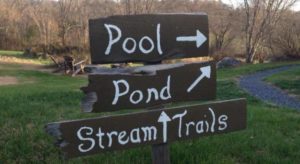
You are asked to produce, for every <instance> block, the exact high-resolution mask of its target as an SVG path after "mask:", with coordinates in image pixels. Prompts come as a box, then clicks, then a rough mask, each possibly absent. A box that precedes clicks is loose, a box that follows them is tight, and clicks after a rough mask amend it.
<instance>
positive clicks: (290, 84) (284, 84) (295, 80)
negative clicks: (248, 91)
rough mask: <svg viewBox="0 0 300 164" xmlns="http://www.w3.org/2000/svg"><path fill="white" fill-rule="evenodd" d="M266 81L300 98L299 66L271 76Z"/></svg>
mask: <svg viewBox="0 0 300 164" xmlns="http://www.w3.org/2000/svg"><path fill="white" fill-rule="evenodd" d="M266 81H267V82H270V83H272V84H274V85H275V86H278V87H279V88H281V89H283V90H286V91H288V92H289V93H291V94H294V95H297V96H299V97H300V66H299V67H296V68H293V69H290V70H287V71H284V72H281V73H278V74H275V75H272V76H270V77H268V78H267V79H266Z"/></svg>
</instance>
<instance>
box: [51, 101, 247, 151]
mask: <svg viewBox="0 0 300 164" xmlns="http://www.w3.org/2000/svg"><path fill="white" fill-rule="evenodd" d="M245 127H246V101H245V99H238V100H231V101H224V102H216V103H212V104H205V105H195V106H187V107H177V108H173V109H164V110H153V111H148V112H141V113H135V114H129V115H119V116H111V117H102V118H94V119H87V120H78V121H69V122H68V121H67V122H61V123H52V124H48V125H47V129H48V130H53V128H55V131H59V132H56V133H53V134H60V136H56V137H58V138H60V139H63V141H61V145H60V146H61V148H62V150H63V151H64V152H65V153H66V155H67V157H73V156H82V155H88V154H94V153H99V152H104V151H109V150H121V149H127V148H131V147H137V146H141V145H151V144H159V143H169V142H173V141H177V140H184V139H191V138H195V137H201V136H207V135H214V134H220V133H227V132H231V131H237V130H241V129H244V128H245Z"/></svg>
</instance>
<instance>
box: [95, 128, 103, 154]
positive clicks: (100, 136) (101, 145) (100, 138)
mask: <svg viewBox="0 0 300 164" xmlns="http://www.w3.org/2000/svg"><path fill="white" fill-rule="evenodd" d="M104 135H105V134H104V133H103V132H102V130H101V128H99V130H98V133H97V134H96V136H97V137H98V142H99V147H100V148H101V149H104V146H103V144H102V137H103V136H104Z"/></svg>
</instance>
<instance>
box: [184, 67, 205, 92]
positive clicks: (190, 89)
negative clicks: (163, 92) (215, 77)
mask: <svg viewBox="0 0 300 164" xmlns="http://www.w3.org/2000/svg"><path fill="white" fill-rule="evenodd" d="M200 71H201V75H200V76H199V77H198V78H197V79H196V80H195V81H194V82H193V83H192V84H191V85H190V86H189V88H188V89H187V90H186V91H187V92H191V91H192V90H193V89H194V88H195V86H196V85H197V84H198V83H199V82H200V81H201V80H202V79H203V78H205V77H206V78H208V79H209V78H210V74H211V67H210V66H205V67H201V68H200Z"/></svg>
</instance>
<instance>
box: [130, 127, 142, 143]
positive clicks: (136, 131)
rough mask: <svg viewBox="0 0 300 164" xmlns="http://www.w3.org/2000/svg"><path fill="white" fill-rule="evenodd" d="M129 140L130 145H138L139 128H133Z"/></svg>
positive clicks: (139, 140)
mask: <svg viewBox="0 0 300 164" xmlns="http://www.w3.org/2000/svg"><path fill="white" fill-rule="evenodd" d="M130 140H131V142H132V143H140V142H141V138H140V129H139V128H135V129H133V130H131V132H130Z"/></svg>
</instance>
